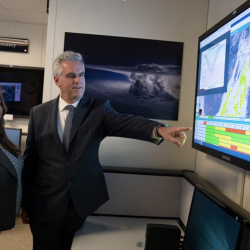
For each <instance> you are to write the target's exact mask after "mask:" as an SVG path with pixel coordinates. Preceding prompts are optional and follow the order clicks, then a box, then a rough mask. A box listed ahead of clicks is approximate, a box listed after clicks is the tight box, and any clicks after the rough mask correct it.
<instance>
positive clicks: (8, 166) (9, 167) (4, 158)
mask: <svg viewBox="0 0 250 250" xmlns="http://www.w3.org/2000/svg"><path fill="white" fill-rule="evenodd" d="M0 159H1V163H0V164H1V165H2V166H3V167H5V168H6V169H7V170H8V171H9V172H10V173H11V174H12V175H14V176H15V177H16V178H17V172H16V170H15V167H14V166H13V164H12V163H11V161H10V160H9V158H8V156H7V155H6V154H5V153H4V152H3V150H2V149H0Z"/></svg>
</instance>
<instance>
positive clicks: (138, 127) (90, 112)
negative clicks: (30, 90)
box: [22, 96, 158, 223]
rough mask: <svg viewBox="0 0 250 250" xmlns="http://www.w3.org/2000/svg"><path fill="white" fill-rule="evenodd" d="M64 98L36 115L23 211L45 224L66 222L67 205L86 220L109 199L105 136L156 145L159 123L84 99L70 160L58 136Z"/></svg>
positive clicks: (30, 136) (28, 149) (32, 123)
mask: <svg viewBox="0 0 250 250" xmlns="http://www.w3.org/2000/svg"><path fill="white" fill-rule="evenodd" d="M58 100H59V97H58V98H56V99H54V100H52V101H49V102H47V103H44V104H41V105H38V106H36V107H34V108H33V109H32V110H31V113H30V120H29V128H28V135H27V141H26V149H25V152H24V168H23V174H22V176H23V177H22V183H23V200H22V206H24V207H26V208H27V212H28V215H29V217H30V218H33V219H35V220H37V221H40V222H48V223H52V222H59V221H60V220H62V219H63V217H64V215H65V213H66V210H67V206H68V201H69V199H70V197H71V199H72V201H73V204H74V206H75V208H76V210H77V212H78V214H79V215H80V216H81V217H82V218H86V217H87V216H89V215H90V214H92V213H93V212H94V211H95V210H96V209H97V208H98V207H99V206H100V205H102V204H103V203H105V202H106V201H107V200H108V199H109V196H108V191H107V187H106V183H105V179H104V174H103V171H102V166H101V164H100V162H99V158H98V151H99V146H100V143H101V141H102V140H103V139H104V138H105V137H106V136H118V137H126V138H134V139H139V140H144V141H149V142H153V140H152V138H151V134H152V131H153V128H154V126H155V125H156V124H158V123H157V122H154V121H150V120H148V119H145V118H143V117H135V116H132V115H128V114H119V113H118V112H116V111H115V110H114V109H113V108H112V107H111V106H110V103H109V101H108V100H106V99H101V98H89V97H85V96H84V97H83V98H82V99H81V100H80V102H79V104H78V107H77V110H76V113H75V116H74V121H73V124H72V129H71V135H70V139H69V148H68V152H67V154H65V152H64V149H63V146H62V143H61V141H60V139H59V135H58V131H57V115H58Z"/></svg>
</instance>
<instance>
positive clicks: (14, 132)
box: [5, 128, 22, 148]
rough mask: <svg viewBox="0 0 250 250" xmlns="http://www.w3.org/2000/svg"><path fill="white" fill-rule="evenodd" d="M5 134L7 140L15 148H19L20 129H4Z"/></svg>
mask: <svg viewBox="0 0 250 250" xmlns="http://www.w3.org/2000/svg"><path fill="white" fill-rule="evenodd" d="M5 133H6V135H7V136H8V138H9V140H10V141H12V142H13V143H14V144H15V145H16V146H17V147H19V148H20V147H21V136H22V129H20V128H5Z"/></svg>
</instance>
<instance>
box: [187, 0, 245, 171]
mask: <svg viewBox="0 0 250 250" xmlns="http://www.w3.org/2000/svg"><path fill="white" fill-rule="evenodd" d="M247 8H250V1H247V2H245V3H243V4H242V5H241V6H239V7H238V8H237V9H235V10H234V11H233V12H231V13H230V14H229V15H227V16H226V17H225V18H224V19H222V20H221V21H220V22H218V23H217V24H216V25H214V26H213V27H212V28H210V29H209V30H207V31H206V32H205V33H204V34H202V35H201V36H200V37H199V39H198V55H197V56H198V57H197V72H196V88H195V100H194V117H193V128H194V129H193V138H192V148H194V149H197V150H199V151H201V152H203V153H206V154H208V155H211V156H214V157H216V158H218V159H220V160H222V161H224V162H227V163H230V164H233V165H235V166H237V167H240V168H242V169H245V170H248V171H250V161H247V160H244V159H241V158H239V157H237V156H233V155H230V154H227V153H224V152H221V151H218V150H216V149H212V148H209V147H206V146H204V145H203V146H201V145H199V144H198V143H195V142H194V134H195V121H196V98H197V92H198V84H199V71H198V69H199V57H200V47H199V45H200V42H201V41H202V40H204V39H205V38H207V37H208V36H209V35H211V34H212V33H213V32H215V31H217V30H218V29H220V28H221V27H222V26H223V25H225V24H227V23H228V22H229V21H231V20H232V19H233V18H235V17H237V16H238V15H240V14H241V13H242V12H243V11H245V10H246V9H247Z"/></svg>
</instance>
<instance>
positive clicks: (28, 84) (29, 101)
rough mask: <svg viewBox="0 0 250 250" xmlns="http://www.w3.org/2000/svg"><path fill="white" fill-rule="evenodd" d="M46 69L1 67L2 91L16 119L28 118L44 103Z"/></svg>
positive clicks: (0, 86) (0, 85) (10, 112)
mask: <svg viewBox="0 0 250 250" xmlns="http://www.w3.org/2000/svg"><path fill="white" fill-rule="evenodd" d="M43 79H44V68H35V67H18V66H7V65H0V91H1V92H2V94H3V99H4V102H5V104H6V106H7V108H8V112H7V113H8V114H13V115H14V117H28V116H29V114H30V110H31V108H32V107H34V106H36V105H38V104H40V103H42V96H43Z"/></svg>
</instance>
